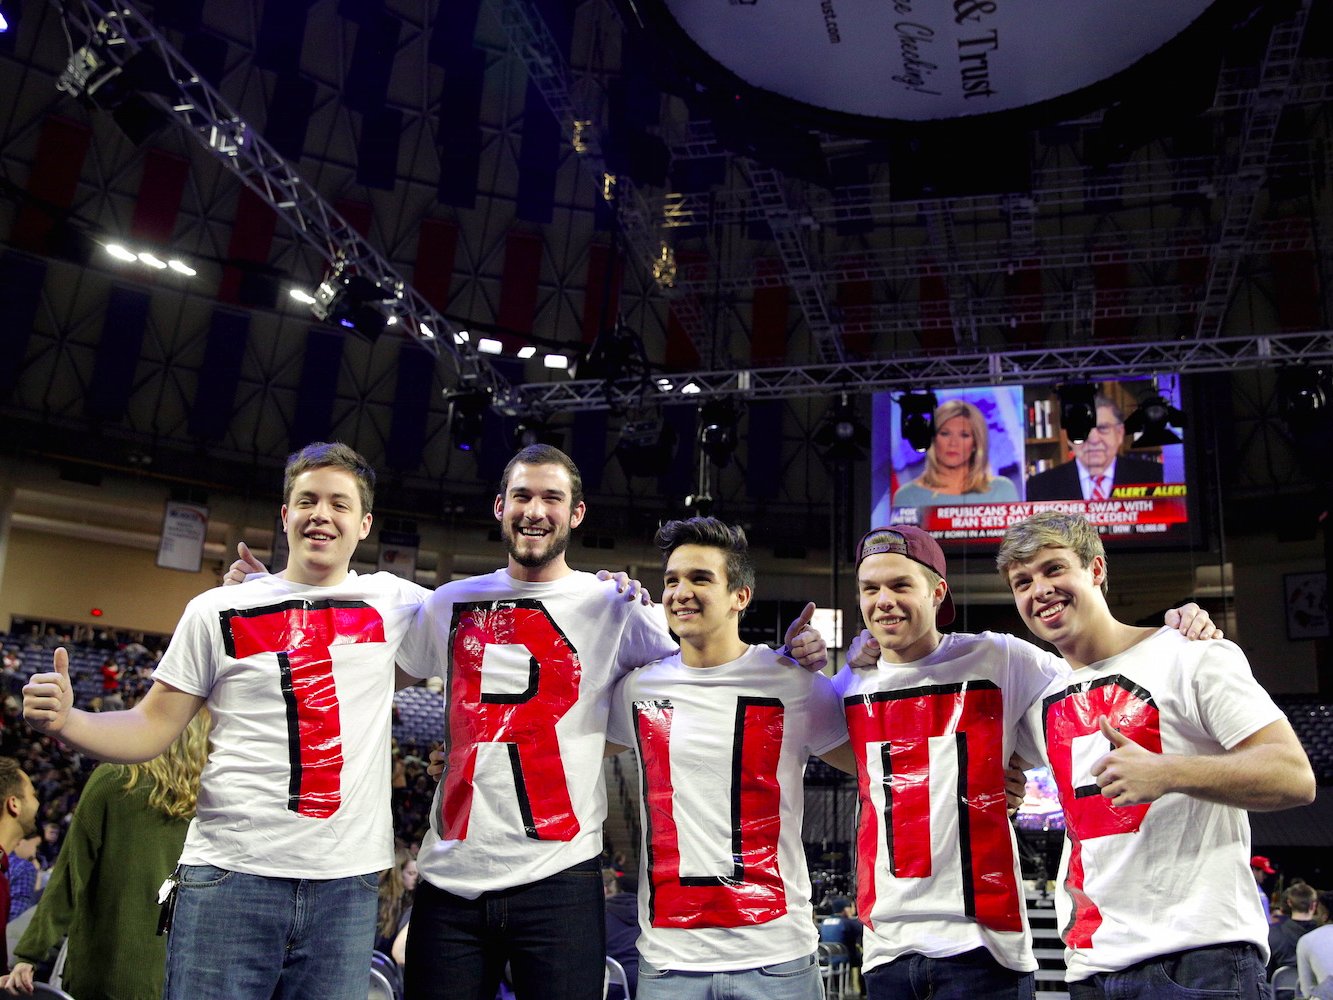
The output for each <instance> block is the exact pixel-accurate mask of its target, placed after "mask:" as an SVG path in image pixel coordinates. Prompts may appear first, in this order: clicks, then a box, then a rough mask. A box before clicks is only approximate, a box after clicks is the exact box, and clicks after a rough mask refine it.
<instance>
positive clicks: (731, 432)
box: [699, 399, 741, 469]
mask: <svg viewBox="0 0 1333 1000" xmlns="http://www.w3.org/2000/svg"><path fill="white" fill-rule="evenodd" d="M740 419H741V415H740V413H739V412H738V411H737V410H736V407H735V405H734V404H733V403H732V402H731V400H729V399H712V400H709V401H708V402H706V403H704V405H703V406H701V407H699V447H700V448H702V449H703V452H704V454H705V455H707V456H708V457H709V458H710V459H712V462H713V464H714V465H716V466H717V467H718V468H719V469H725V468H726V467H727V464H728V463H729V462H730V461H731V456H732V453H733V452H734V451H735V450H736V425H737V424H738V423H739V422H740Z"/></svg>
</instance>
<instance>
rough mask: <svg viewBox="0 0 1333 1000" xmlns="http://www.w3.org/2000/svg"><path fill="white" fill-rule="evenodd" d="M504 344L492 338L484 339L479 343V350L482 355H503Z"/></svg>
mask: <svg viewBox="0 0 1333 1000" xmlns="http://www.w3.org/2000/svg"><path fill="white" fill-rule="evenodd" d="M504 349H505V348H504V344H502V343H500V342H499V341H498V340H492V339H491V338H490V337H482V338H481V339H480V340H478V341H477V350H479V351H481V353H482V354H503V353H504Z"/></svg>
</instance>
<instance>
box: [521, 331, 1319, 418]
mask: <svg viewBox="0 0 1333 1000" xmlns="http://www.w3.org/2000/svg"><path fill="white" fill-rule="evenodd" d="M1331 362H1333V330H1323V331H1318V332H1313V333H1274V334H1265V335H1251V336H1246V337H1217V338H1213V339H1209V340H1202V341H1178V340H1167V341H1160V342H1153V343H1129V344H1097V345H1093V344H1083V345H1078V346H1069V347H1044V348H1034V349H1031V350H1023V351H1005V352H1003V353H975V354H920V355H913V356H910V357H897V358H884V359H879V360H874V361H858V362H850V363H845V364H823V365H799V366H794V367H783V368H749V369H737V370H731V371H700V372H684V373H673V374H671V375H669V376H663V377H660V378H658V379H656V380H655V381H644V380H642V379H623V380H613V381H594V380H585V381H571V382H550V383H545V384H542V385H525V386H522V387H521V388H519V390H518V392H519V394H520V395H521V396H522V398H523V400H524V401H525V402H526V403H527V404H529V405H530V406H531V407H533V408H540V407H544V408H547V409H548V410H551V411H558V412H565V413H573V412H579V411H587V410H608V409H631V408H636V407H642V406H645V405H647V404H661V403H681V402H696V403H697V402H701V401H703V400H704V399H715V398H719V397H724V396H727V397H735V398H742V399H788V398H798V397H803V396H825V397H827V396H830V395H831V394H832V393H835V392H854V393H865V392H885V391H889V390H899V389H909V388H916V387H920V386H922V385H932V384H933V385H950V386H980V385H1020V384H1029V383H1049V382H1059V381H1063V380H1078V381H1094V382H1095V381H1102V380H1107V379H1124V378H1144V377H1148V376H1152V375H1159V374H1162V373H1164V372H1184V373H1188V374H1202V373H1205V372H1229V371H1237V370H1240V369H1252V368H1273V367H1281V366H1284V365H1297V364H1305V365H1308V364H1328V363H1331Z"/></svg>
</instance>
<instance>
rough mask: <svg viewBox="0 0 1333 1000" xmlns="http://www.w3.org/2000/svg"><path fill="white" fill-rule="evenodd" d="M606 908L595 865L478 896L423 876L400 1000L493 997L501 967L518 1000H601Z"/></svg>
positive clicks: (479, 999)
mask: <svg viewBox="0 0 1333 1000" xmlns="http://www.w3.org/2000/svg"><path fill="white" fill-rule="evenodd" d="M603 910H604V905H603V894H602V875H601V870H600V869H599V868H598V866H597V862H596V861H595V860H594V861H585V862H583V863H582V864H578V865H574V866H573V867H572V868H567V869H565V870H564V871H562V872H558V873H557V874H555V875H552V876H550V877H549V878H544V879H542V880H541V881H539V882H533V883H531V884H530V885H524V886H519V887H518V888H515V889H503V890H497V891H495V892H485V893H482V894H481V895H480V896H479V897H477V898H476V899H464V898H462V897H461V896H455V895H454V894H453V893H451V892H445V891H444V890H443V889H438V888H436V887H435V886H433V885H431V884H430V883H429V882H427V881H426V880H425V879H422V880H421V881H420V882H419V883H417V890H416V899H415V900H414V901H413V904H412V920H411V923H410V925H409V927H408V931H407V966H406V968H405V970H404V977H403V979H404V996H405V1000H495V992H496V989H497V987H498V986H499V983H500V976H501V974H502V973H503V972H504V968H505V963H506V962H507V963H508V964H509V972H510V977H511V980H512V982H513V987H514V993H515V995H516V996H517V997H518V1000H601V996H602V983H603V980H604V974H605V968H606V921H605V918H604V917H603Z"/></svg>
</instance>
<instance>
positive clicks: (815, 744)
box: [809, 674, 847, 757]
mask: <svg viewBox="0 0 1333 1000" xmlns="http://www.w3.org/2000/svg"><path fill="white" fill-rule="evenodd" d="M810 680H811V681H812V682H813V686H812V687H811V689H810V729H809V733H810V753H811V754H813V755H814V756H816V757H818V756H819V755H820V754H825V753H828V752H829V751H830V750H832V749H834V748H836V747H840V746H842V745H843V744H844V743H846V742H847V716H846V713H844V712H843V710H842V699H841V698H839V697H838V692H837V691H835V690H833V682H832V681H831V680H829V678H828V677H826V676H824V675H823V674H811V675H810Z"/></svg>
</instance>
